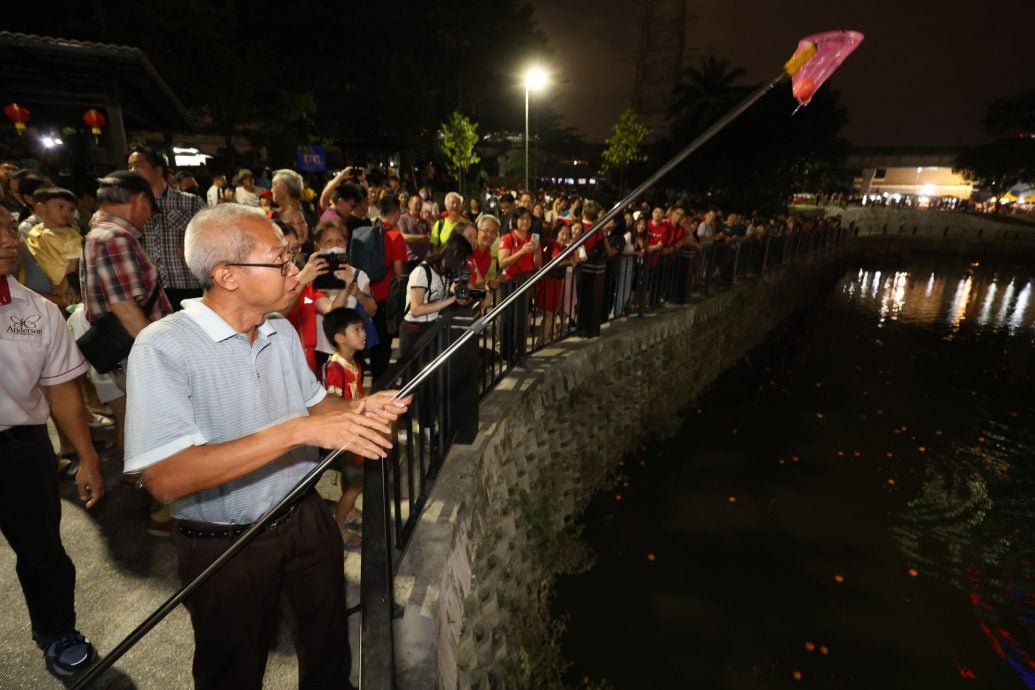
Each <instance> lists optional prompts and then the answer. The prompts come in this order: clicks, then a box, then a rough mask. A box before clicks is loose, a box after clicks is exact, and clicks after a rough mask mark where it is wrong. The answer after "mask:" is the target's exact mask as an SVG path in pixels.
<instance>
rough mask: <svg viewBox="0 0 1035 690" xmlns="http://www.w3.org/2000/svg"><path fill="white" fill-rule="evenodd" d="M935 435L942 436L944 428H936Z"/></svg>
mask: <svg viewBox="0 0 1035 690" xmlns="http://www.w3.org/2000/svg"><path fill="white" fill-rule="evenodd" d="M934 435H935V436H941V435H942V430H941V429H938V430H936V431H935V432H934Z"/></svg>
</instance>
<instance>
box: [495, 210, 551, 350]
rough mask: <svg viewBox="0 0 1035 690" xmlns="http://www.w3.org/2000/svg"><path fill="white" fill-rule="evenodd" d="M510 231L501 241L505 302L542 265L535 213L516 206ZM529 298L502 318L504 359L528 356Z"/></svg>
mask: <svg viewBox="0 0 1035 690" xmlns="http://www.w3.org/2000/svg"><path fill="white" fill-rule="evenodd" d="M512 213H513V217H512V220H511V227H510V231H509V232H507V234H505V235H504V236H503V237H502V238H501V239H500V248H499V259H498V262H499V267H500V270H502V271H503V273H502V275H501V276H500V280H501V282H502V284H501V286H500V292H501V294H502V296H503V298H506V297H507V296H508V295H509V294H510V293H512V292H513V291H514V290H515V289H516V288H517V286H518V285H520V284H521V283H522V282H524V280H525V279H526V278H527V277H528V276H529V275H530V274H532V273H535V271H536V270H537V269H538V268H539V267H540V266H542V265H543V249H542V247H541V246H540V244H539V236H538V235H537V234H535V233H533V232H532V231H531V230H532V212H531V211H530V210H529V209H527V208H525V207H523V206H517V207H515V208H514V210H513V212H512ZM528 302H529V297H528V295H527V294H526V295H524V296H522V298H521V299H519V300H517V301H516V302H515V303H514V307H513V310H512V311H511V312H510V313H509V314H505V315H504V316H503V328H502V333H501V336H502V337H501V341H500V354H501V355H502V357H503V359H505V360H507V361H510V362H518V361H520V360H522V359H523V358H524V355H525V339H526V334H527V332H528Z"/></svg>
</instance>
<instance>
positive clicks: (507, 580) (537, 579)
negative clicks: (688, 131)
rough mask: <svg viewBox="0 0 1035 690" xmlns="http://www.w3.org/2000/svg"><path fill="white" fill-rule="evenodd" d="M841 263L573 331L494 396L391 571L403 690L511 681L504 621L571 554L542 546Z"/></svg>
mask: <svg viewBox="0 0 1035 690" xmlns="http://www.w3.org/2000/svg"><path fill="white" fill-rule="evenodd" d="M846 261H847V255H846V252H845V249H844V248H843V247H842V248H839V249H835V250H828V251H827V253H825V254H823V255H820V256H815V257H811V258H809V259H807V260H803V261H800V262H796V263H791V264H788V265H787V266H785V267H784V268H782V269H781V270H776V271H773V272H770V273H767V274H766V275H765V276H763V277H761V278H760V279H758V280H753V281H748V282H743V283H741V284H738V285H736V286H735V287H733V288H731V289H729V290H727V291H724V292H721V293H719V294H716V295H713V296H711V297H710V298H708V299H707V300H704V301H702V302H700V303H698V304H696V305H692V306H685V307H678V306H673V307H669V308H666V309H664V310H661V311H660V312H657V313H655V314H652V315H648V316H646V317H644V318H642V319H638V318H629V319H625V320H622V321H618V322H615V323H613V324H612V325H611V326H610V328H608V329H607V330H606V331H604V334H603V336H602V337H600V338H597V339H593V340H583V339H571V340H566V341H564V342H563V343H560V344H558V345H557V346H556V347H553V348H549V349H547V350H544V351H542V352H540V353H537V354H536V355H534V356H532V357H531V358H530V360H529V364H528V367H527V368H526V369H518V370H517V371H515V372H514V373H512V374H511V375H510V376H509V377H508V378H507V379H506V380H504V381H503V382H502V383H501V384H500V385H499V386H498V387H497V388H496V389H495V390H494V391H493V392H492V393H490V394H489V395H488V396H487V397H486V398H485V400H484V401H483V403H482V405H481V408H480V429H479V435H478V438H477V440H476V442H475V443H474V444H472V445H470V446H454V447H453V449H452V450H451V452H450V454H449V456H448V457H447V459H446V462H445V463H444V468H443V470H442V472H441V473H440V475H439V477H438V479H437V481H436V483H435V486H434V488H433V489H432V491H431V495H430V500H429V505H428V508H427V509H426V511H425V513H424V516H423V518H422V520H421V524H420V525H419V526H418V528H417V531H416V533H415V534H414V537H413V540H412V542H411V546H410V550H409V551H408V552H407V554H406V556H405V558H404V559H403V563H402V565H401V567H400V572H399V574H398V576H397V578H396V598H397V601H398V602H399V603H400V604H401V605H402V606H403V607H404V609H403V610H404V615H403V617H402V618H401V619H400V620H398V621H397V622H396V650H397V669H398V683H399V687H400V688H402V689H404V690H405V689H410V688H412V689H415V690H416V689H418V688H419V689H420V690H427V689H428V688H433V687H435V688H442V689H444V690H453V689H454V688H462V689H467V688H490V687H492V688H503V687H508V685H507V683H506V680H505V678H504V674H503V665H504V664H505V663H507V662H510V663H511V664H513V663H516V662H517V661H519V660H520V658H522V657H521V650H520V649H518V648H517V647H518V646H519V645H518V644H517V642H516V641H515V640H508V639H507V635H506V633H505V629H506V628H507V625H506V623H507V622H508V621H509V620H510V617H511V616H512V615H513V614H514V613H515V612H520V611H521V610H522V607H523V606H527V605H528V602H530V601H533V600H534V599H535V597H536V596H537V595H538V594H540V593H541V590H542V587H543V584H544V583H549V582H550V580H551V579H552V575H553V573H552V572H550V570H551V569H552V568H553V567H554V565H552V564H551V563H548V562H550V561H553V562H556V560H557V557H558V556H559V557H560V558H561V559H562V560H563V558H564V554H563V553H562V554H558V553H556V551H557V550H558V548H562V549H563V548H564V547H563V546H559V545H558V544H557V543H552V542H551V543H546V542H550V540H551V538H553V537H552V535H556V534H560V533H563V532H564V531H565V527H566V526H570V525H571V524H572V522H573V521H574V520H576V519H577V518H578V516H580V515H581V514H582V513H583V511H584V509H585V507H586V505H587V503H588V501H589V499H590V498H591V497H592V496H593V495H594V494H595V493H596V492H597V491H598V490H599V489H601V488H603V487H604V486H606V485H607V484H608V482H609V480H610V479H611V478H613V476H614V474H613V473H614V471H615V470H616V469H617V461H618V460H619V458H620V457H621V456H623V455H624V454H626V453H628V452H630V451H632V450H634V449H635V446H636V444H637V443H638V442H639V441H640V440H641V439H642V438H644V437H646V436H658V437H663V436H667V435H670V434H671V433H673V432H674V431H675V429H676V428H677V427H678V425H679V424H680V420H681V417H682V415H681V414H680V413H681V412H682V411H683V409H684V408H685V407H686V406H687V405H688V404H689V403H690V402H691V401H692V400H694V398H696V397H697V396H698V395H699V394H700V393H701V392H702V391H703V390H704V389H705V388H706V387H707V386H708V385H709V384H710V383H711V382H712V381H713V380H714V379H715V378H716V377H717V376H718V375H719V374H720V373H721V372H722V371H724V370H725V369H727V368H729V367H731V366H733V365H734V364H735V363H736V362H737V361H738V360H739V359H740V358H741V357H742V356H743V355H744V354H746V353H747V352H748V351H749V350H750V349H751V348H752V347H754V346H755V345H758V344H759V343H761V342H762V341H763V340H764V338H765V337H766V335H767V334H768V333H769V332H770V330H771V329H773V328H774V327H775V326H776V325H778V324H779V323H780V322H781V321H783V320H784V319H785V318H786V317H787V316H789V315H790V313H791V312H792V311H793V310H794V309H795V308H796V307H797V306H799V305H802V304H807V303H810V302H811V301H813V299H814V298H815V297H816V296H817V295H819V294H821V293H822V292H823V291H824V290H826V289H828V288H829V287H830V285H831V284H832V283H833V282H834V281H835V280H836V279H837V278H839V277H840V275H841V274H842V273H843V271H844V270H845V268H846ZM551 549H552V551H551ZM542 624H543V625H544V626H546V625H547V624H548V621H543V622H542ZM529 652H530V653H532V654H534V653H535V650H529ZM514 685H515V684H513V683H512V684H511V686H514Z"/></svg>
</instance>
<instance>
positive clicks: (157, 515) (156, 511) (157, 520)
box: [147, 503, 172, 537]
mask: <svg viewBox="0 0 1035 690" xmlns="http://www.w3.org/2000/svg"><path fill="white" fill-rule="evenodd" d="M147 533H148V534H150V535H151V536H152V537H168V536H169V535H170V534H171V533H172V514H171V513H170V512H169V506H166V505H161V504H160V503H155V504H153V505H152V506H151V514H150V515H149V516H148V521H147Z"/></svg>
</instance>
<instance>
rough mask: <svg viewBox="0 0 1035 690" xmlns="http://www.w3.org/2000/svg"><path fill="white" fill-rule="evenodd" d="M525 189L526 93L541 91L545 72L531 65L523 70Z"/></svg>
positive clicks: (543, 85)
mask: <svg viewBox="0 0 1035 690" xmlns="http://www.w3.org/2000/svg"><path fill="white" fill-rule="evenodd" d="M524 82H525V191H526V192H527V191H529V187H528V94H529V92H530V91H541V90H542V89H543V87H545V86H546V82H547V76H546V72H544V71H543V70H542V68H540V67H531V68H529V69H528V71H526V72H525V79H524Z"/></svg>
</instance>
